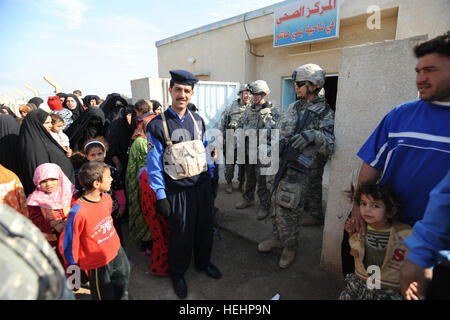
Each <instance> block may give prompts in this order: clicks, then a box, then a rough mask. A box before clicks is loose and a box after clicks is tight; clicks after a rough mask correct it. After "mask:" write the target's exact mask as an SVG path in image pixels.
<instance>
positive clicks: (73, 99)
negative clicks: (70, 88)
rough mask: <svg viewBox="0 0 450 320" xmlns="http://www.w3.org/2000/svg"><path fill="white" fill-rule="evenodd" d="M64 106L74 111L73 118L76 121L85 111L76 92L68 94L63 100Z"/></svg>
mask: <svg viewBox="0 0 450 320" xmlns="http://www.w3.org/2000/svg"><path fill="white" fill-rule="evenodd" d="M63 108H66V109H69V110H70V111H72V120H73V121H74V122H75V121H76V120H77V119H78V118H79V117H80V116H81V114H82V113H83V112H84V108H83V106H82V105H81V102H80V100H79V99H78V97H77V96H76V95H74V94H66V98H65V99H64V102H63Z"/></svg>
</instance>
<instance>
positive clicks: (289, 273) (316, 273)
mask: <svg viewBox="0 0 450 320" xmlns="http://www.w3.org/2000/svg"><path fill="white" fill-rule="evenodd" d="M240 197H241V195H240V193H239V192H237V191H235V192H234V193H233V194H232V195H229V194H226V193H225V192H224V186H223V185H221V187H220V189H219V195H218V197H217V200H216V206H217V207H218V208H219V209H220V211H219V212H218V214H217V223H218V226H219V227H218V229H217V231H216V234H215V237H214V246H213V252H212V262H213V263H214V264H215V265H216V266H217V267H218V268H219V269H220V270H221V271H222V273H223V277H222V279H220V280H214V279H211V278H209V277H207V276H206V275H205V274H204V273H203V272H199V271H197V270H196V269H195V267H194V265H193V263H192V264H191V267H190V268H189V270H188V272H187V273H186V275H185V279H186V282H187V286H188V296H187V298H186V300H269V299H271V298H272V297H273V296H275V295H276V294H279V295H280V299H281V300H335V299H337V297H338V295H339V292H340V290H341V289H342V285H343V279H342V277H341V276H340V275H336V274H329V273H326V272H325V271H323V270H321V269H320V267H319V263H320V253H321V244H322V227H317V226H316V227H308V228H305V227H301V228H300V232H299V243H300V247H299V250H298V253H297V257H296V260H295V262H294V263H293V264H292V265H291V266H290V267H289V268H288V269H284V270H283V269H280V268H279V267H278V260H279V256H280V252H279V251H278V252H271V253H264V254H263V253H259V252H258V251H257V243H258V242H259V241H262V240H263V239H265V238H266V237H268V236H270V232H271V222H270V219H266V220H265V221H258V220H257V219H256V211H257V208H258V207H257V206H254V207H251V208H247V209H244V210H236V209H234V204H235V203H236V202H237V201H239V200H240ZM124 227H125V228H124V231H125V232H124V233H125V235H126V234H127V228H126V224H124ZM125 241H126V244H125V246H124V248H125V251H126V253H127V256H128V259H129V261H130V264H131V275H130V283H129V294H130V298H131V299H133V300H178V297H177V296H176V295H175V293H174V291H173V288H172V283H171V280H170V278H169V277H162V276H155V275H152V274H151V273H150V272H149V263H150V258H149V256H148V255H145V254H142V253H140V252H139V246H138V244H136V243H135V244H132V243H129V242H128V241H127V240H125ZM192 260H193V259H192ZM76 298H77V299H79V300H86V299H90V297H89V290H88V289H80V290H79V291H78V292H77V293H76Z"/></svg>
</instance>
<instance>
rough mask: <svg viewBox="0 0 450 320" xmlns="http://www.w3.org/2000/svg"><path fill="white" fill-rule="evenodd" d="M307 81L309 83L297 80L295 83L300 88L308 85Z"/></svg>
mask: <svg viewBox="0 0 450 320" xmlns="http://www.w3.org/2000/svg"><path fill="white" fill-rule="evenodd" d="M307 83H308V81H296V82H295V85H296V86H297V87H299V88H300V87H303V86H304V85H306V84H307Z"/></svg>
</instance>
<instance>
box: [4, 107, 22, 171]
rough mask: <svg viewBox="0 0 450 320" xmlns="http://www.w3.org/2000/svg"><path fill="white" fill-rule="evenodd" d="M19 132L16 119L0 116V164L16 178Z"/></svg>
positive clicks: (18, 168)
mask: <svg viewBox="0 0 450 320" xmlns="http://www.w3.org/2000/svg"><path fill="white" fill-rule="evenodd" d="M19 131H20V125H19V122H18V121H17V119H15V118H13V117H12V116H10V115H9V114H0V164H2V165H3V166H4V167H5V168H7V169H9V170H11V171H12V172H14V173H15V174H17V175H18V176H20V164H19V154H20V153H19ZM19 178H20V177H19Z"/></svg>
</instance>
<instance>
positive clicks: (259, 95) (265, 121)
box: [236, 80, 276, 220]
mask: <svg viewBox="0 0 450 320" xmlns="http://www.w3.org/2000/svg"><path fill="white" fill-rule="evenodd" d="M250 88H251V93H252V100H253V103H252V105H251V107H249V108H247V109H246V110H245V111H244V113H243V114H242V117H241V119H240V120H239V122H238V125H237V127H238V128H240V129H243V131H244V132H247V130H250V131H251V130H254V131H255V134H256V138H257V139H258V140H257V145H259V144H267V141H259V132H258V131H259V130H268V131H269V132H268V136H270V130H271V129H272V128H273V127H275V125H276V119H275V117H274V110H273V109H274V108H272V103H271V102H270V101H266V98H267V96H268V95H269V93H270V89H269V86H268V85H267V83H266V82H265V81H264V80H256V81H254V82H252V83H251V84H250ZM247 138H248V136H246V141H245V154H246V161H245V175H246V177H245V180H246V183H245V191H244V193H243V201H241V202H239V203H237V204H236V209H244V208H247V207H249V206H252V205H254V203H255V189H256V188H257V194H258V198H259V204H260V207H259V210H258V212H257V219H259V220H262V219H264V218H266V217H267V216H268V214H269V210H270V191H269V189H268V188H267V185H266V176H265V175H262V174H261V167H262V164H261V162H260V161H259V159H257V163H256V164H250V161H249V159H250V157H251V156H252V155H251V154H250V153H251V152H255V153H256V155H257V154H258V152H257V148H252V147H251V142H250V139H247Z"/></svg>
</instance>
